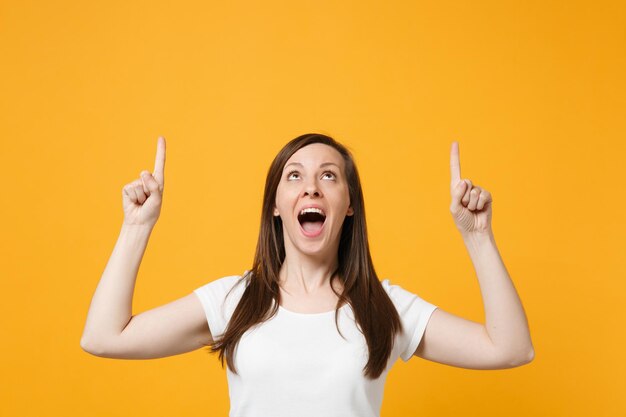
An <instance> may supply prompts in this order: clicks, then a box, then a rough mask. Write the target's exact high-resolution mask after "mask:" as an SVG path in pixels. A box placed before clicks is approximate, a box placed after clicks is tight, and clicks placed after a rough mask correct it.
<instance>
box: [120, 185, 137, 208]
mask: <svg viewBox="0 0 626 417" xmlns="http://www.w3.org/2000/svg"><path fill="white" fill-rule="evenodd" d="M122 195H126V196H127V197H128V199H129V200H130V201H131V202H132V203H135V204H136V203H137V194H135V192H134V191H133V186H132V184H126V185H125V186H124V188H122Z"/></svg>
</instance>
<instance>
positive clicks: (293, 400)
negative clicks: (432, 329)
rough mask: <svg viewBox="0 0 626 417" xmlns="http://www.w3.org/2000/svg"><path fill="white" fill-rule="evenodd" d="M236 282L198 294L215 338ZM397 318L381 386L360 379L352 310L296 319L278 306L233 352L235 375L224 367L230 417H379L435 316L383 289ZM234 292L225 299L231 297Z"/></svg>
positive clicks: (417, 301) (401, 293)
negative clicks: (392, 377) (388, 388)
mask: <svg viewBox="0 0 626 417" xmlns="http://www.w3.org/2000/svg"><path fill="white" fill-rule="evenodd" d="M240 278H241V276H239V275H233V276H227V277H223V278H220V279H216V280H214V281H212V282H209V283H208V284H205V285H203V286H202V287H199V288H197V289H195V290H194V293H195V294H196V295H197V296H198V298H199V299H200V301H201V303H202V306H203V308H204V311H205V313H206V318H207V322H208V325H209V329H210V330H211V334H212V335H213V337H214V338H215V339H217V338H219V337H221V336H222V334H223V333H224V331H225V329H226V325H227V323H228V320H229V319H230V317H231V315H232V313H233V311H234V310H235V307H236V306H237V303H238V302H239V299H240V298H241V295H242V294H243V291H244V289H245V288H244V283H245V281H242V282H241V283H240V284H239V285H236V284H237V282H238V280H239V279H240ZM381 284H382V286H383V288H384V289H385V291H386V292H387V294H388V295H389V297H390V298H391V300H392V302H393V304H394V305H395V307H396V309H397V310H398V314H399V315H400V318H401V321H402V325H403V327H404V331H405V333H404V334H398V335H397V336H396V341H395V343H394V348H393V351H392V353H391V356H390V358H389V361H388V365H387V368H386V369H385V370H384V371H383V373H382V374H381V376H380V377H379V378H378V379H376V380H370V379H367V378H366V377H365V376H364V375H363V367H364V366H365V364H366V363H367V359H368V350H367V344H366V342H365V337H364V336H363V334H362V333H361V332H360V331H359V330H358V328H357V326H356V323H355V321H354V313H353V311H352V308H351V307H350V305H348V304H346V305H344V306H342V307H341V308H340V314H339V319H338V324H339V328H340V329H341V333H342V334H343V336H344V337H345V338H346V339H347V340H344V339H343V338H342V337H341V335H340V334H339V333H338V332H337V328H336V325H335V311H334V310H332V311H328V312H324V313H317V314H306V313H296V312H292V311H289V310H286V309H285V308H283V307H282V306H279V310H278V312H277V313H276V315H275V316H274V317H272V318H271V319H270V320H268V321H266V322H264V323H261V324H260V325H256V326H253V327H252V328H251V329H249V330H248V331H247V332H246V333H244V335H243V336H242V337H241V339H240V340H239V344H238V345H237V348H236V349H235V358H234V361H235V367H236V368H237V371H238V373H239V374H238V375H235V374H234V373H232V372H231V371H230V369H228V367H227V379H228V389H229V396H230V413H229V417H379V416H380V409H381V405H382V400H383V390H384V384H385V380H386V378H387V373H388V372H389V370H390V369H391V367H392V366H393V364H394V362H395V361H396V360H397V359H398V357H400V358H402V360H403V361H405V362H406V361H408V360H409V359H410V358H411V357H412V355H413V353H414V352H415V349H417V346H418V344H419V342H420V340H421V338H422V335H423V333H424V331H425V329H426V324H427V323H428V320H429V318H430V316H431V314H432V312H433V311H434V310H435V309H436V308H437V307H436V306H435V305H433V304H431V303H429V302H427V301H425V300H423V299H422V298H420V297H419V296H418V295H416V294H413V293H411V292H409V291H406V290H404V289H403V288H401V287H400V286H398V285H393V284H391V283H390V282H389V280H388V279H386V280H384V281H382V282H381ZM232 287H234V289H233V291H232V292H231V294H230V295H229V296H228V298H225V296H226V294H227V292H228V291H229V290H230V289H231V288H232Z"/></svg>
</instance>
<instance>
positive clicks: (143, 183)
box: [139, 171, 150, 196]
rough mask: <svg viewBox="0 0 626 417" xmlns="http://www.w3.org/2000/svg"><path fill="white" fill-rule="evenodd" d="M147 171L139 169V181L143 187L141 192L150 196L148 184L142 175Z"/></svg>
mask: <svg viewBox="0 0 626 417" xmlns="http://www.w3.org/2000/svg"><path fill="white" fill-rule="evenodd" d="M147 172H148V171H141V172H140V173H139V181H140V183H141V186H142V187H143V192H144V193H145V194H146V195H147V196H150V189H149V188H148V184H147V183H146V179H145V178H144V175H145V174H146V173H147Z"/></svg>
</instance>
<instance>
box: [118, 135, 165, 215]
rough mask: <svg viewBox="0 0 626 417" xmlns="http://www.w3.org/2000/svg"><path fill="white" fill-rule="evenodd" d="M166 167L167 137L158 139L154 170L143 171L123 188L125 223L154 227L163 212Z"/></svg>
mask: <svg viewBox="0 0 626 417" xmlns="http://www.w3.org/2000/svg"><path fill="white" fill-rule="evenodd" d="M164 168H165V138H163V137H159V139H158V140H157V153H156V161H155V162H154V172H153V173H152V174H150V173H149V172H148V171H141V173H140V174H139V178H138V179H136V180H135V181H133V182H130V183H128V184H126V185H125V186H124V188H123V189H122V204H123V207H124V224H125V225H130V226H148V227H153V226H154V225H155V224H156V222H157V220H158V219H159V214H160V213H161V202H162V201H163V186H164V177H163V170H164Z"/></svg>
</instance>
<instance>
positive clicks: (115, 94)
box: [0, 0, 626, 417]
mask: <svg viewBox="0 0 626 417" xmlns="http://www.w3.org/2000/svg"><path fill="white" fill-rule="evenodd" d="M625 16H626V6H625V5H624V3H623V2H620V1H615V2H607V1H594V2H591V1H588V2H572V1H551V2H544V1H527V2H502V1H491V2H486V1H481V2H471V1H464V2H461V1H459V2H450V1H443V2H442V1H438V2H425V1H419V2H415V1H390V2H371V1H350V2H333V1H296V2H294V1H284V2H275V1H258V2H251V1H249V2H217V1H213V2H205V1H198V2H190V1H182V0H181V1H176V2H155V1H144V2H127V1H108V2H85V1H74V2H70V1H49V2H36V1H16V0H13V1H3V2H2V3H0V138H1V139H0V140H1V141H2V142H1V147H0V158H1V161H0V178H1V179H2V193H1V198H2V203H1V204H0V210H1V213H0V214H1V218H2V220H3V221H2V232H1V233H2V239H1V245H2V246H1V247H0V250H1V252H0V253H1V254H2V255H1V264H0V267H1V269H0V273H1V275H2V277H1V289H0V290H1V291H2V299H3V301H2V303H0V317H1V318H2V323H1V324H2V330H1V331H2V342H1V343H0V349H2V351H1V359H0V360H1V361H2V363H1V366H2V371H1V374H2V378H1V379H0V396H1V397H0V399H1V401H0V414H1V415H2V416H69V415H80V416H120V417H121V416H135V417H139V416H153V417H156V416H178V415H181V416H226V415H227V413H228V407H229V404H228V391H227V384H226V375H225V371H224V370H223V369H222V368H221V367H220V364H219V362H218V360H217V357H216V356H209V355H208V354H207V353H206V352H205V351H204V350H199V351H195V352H192V353H189V354H185V355H179V356H175V357H170V358H164V359H159V360H145V361H124V360H112V359H102V358H98V357H95V356H91V355H89V354H87V353H85V352H83V351H82V350H81V348H80V345H79V342H80V336H81V333H82V329H83V325H84V322H85V318H86V315H87V310H88V307H89V303H90V301H91V296H92V294H93V291H94V290H95V288H96V285H97V283H98V280H99V278H100V275H101V274H102V272H103V269H104V266H105V265H106V262H107V260H108V257H109V256H110V254H111V251H112V249H113V246H114V244H115V241H116V239H117V236H118V233H119V228H120V226H121V223H122V219H123V212H122V204H121V190H122V187H123V186H124V184H126V183H128V182H130V181H132V180H134V179H135V178H138V175H139V172H140V171H141V170H143V169H147V170H150V171H152V169H153V164H154V156H155V151H156V141H157V136H158V135H164V136H165V137H166V138H167V162H166V167H165V176H166V187H165V194H164V200H163V209H162V212H161V217H160V220H159V223H158V224H157V226H156V228H155V230H154V232H153V234H152V237H151V240H150V244H149V246H148V249H147V252H146V255H145V257H144V260H143V263H142V266H141V269H140V271H139V277H138V281H137V287H136V291H135V299H134V305H133V312H134V313H135V314H137V313H139V312H141V311H144V310H146V309H150V308H153V307H156V306H158V305H161V304H164V303H167V302H169V301H172V300H174V299H176V298H179V297H182V296H184V295H186V294H188V293H190V292H191V291H192V290H193V289H195V288H197V287H199V286H201V285H203V284H205V283H207V282H209V281H212V280H214V279H216V278H219V277H222V276H225V275H230V274H238V273H241V272H243V271H244V270H245V269H247V268H248V267H249V266H250V264H251V261H252V256H253V252H254V248H255V244H256V238H257V233H258V226H259V224H258V223H259V216H260V207H261V197H262V188H263V184H264V177H265V174H266V172H267V168H268V167H269V164H270V162H271V160H272V158H273V157H274V155H275V154H276V152H277V151H278V150H279V149H280V148H281V147H282V145H284V144H285V143H286V142H287V141H288V140H290V139H292V138H293V137H295V136H298V135H300V134H302V133H306V132H311V131H317V132H322V133H327V134H330V135H332V136H334V137H335V138H337V139H338V140H340V141H342V142H344V143H345V144H347V145H348V146H349V147H350V148H351V149H352V150H353V152H354V155H355V157H356V160H357V164H358V167H359V169H360V171H361V175H362V182H363V187H364V193H365V199H366V208H367V216H368V226H369V231H370V241H371V245H372V255H373V258H374V262H375V265H376V268H377V271H378V273H379V275H380V277H381V279H382V278H389V279H391V281H392V282H393V283H398V284H400V285H402V286H403V287H405V288H406V289H408V290H410V291H413V292H415V293H417V294H419V295H420V296H421V297H422V298H424V299H426V300H428V301H430V302H432V303H434V304H436V305H438V306H440V307H441V308H444V309H446V310H447V311H450V312H452V313H455V314H457V315H460V316H463V317H466V318H469V319H472V320H476V321H480V322H483V320H484V313H483V307H482V300H481V295H480V292H479V286H478V281H477V279H476V276H475V273H474V270H473V267H472V264H471V260H470V259H469V256H468V254H467V252H466V250H465V247H464V245H463V241H462V239H461V236H460V235H459V234H458V232H457V230H456V228H455V227H454V223H453V221H452V218H451V215H450V212H449V204H450V191H449V152H450V144H451V142H452V141H453V140H458V141H459V144H460V156H461V175H462V177H463V178H469V179H471V180H472V182H473V183H474V184H475V185H479V186H481V187H484V188H485V189H487V190H489V191H490V192H491V193H492V195H493V198H494V203H493V213H494V214H493V229H494V233H495V237H496V243H497V244H498V248H499V250H500V252H501V255H502V257H503V259H504V261H505V264H506V266H507V269H508V271H509V272H510V274H511V276H512V278H513V281H514V283H515V285H516V288H517V289H518V292H519V294H520V297H521V299H522V302H523V304H524V307H525V309H526V313H527V316H528V319H529V323H530V328H531V334H532V338H533V342H534V346H535V351H536V358H535V360H534V361H533V362H532V363H530V364H528V365H525V366H523V367H519V368H514V369H509V370H497V371H477V370H467V369H459V368H454V367H451V366H447V365H442V364H437V363H433V362H428V361H425V360H422V359H419V358H413V359H412V360H411V361H410V362H409V363H404V362H401V361H399V362H397V363H396V366H395V367H394V368H393V370H392V371H391V373H390V374H389V377H388V381H387V385H386V390H385V397H384V401H383V407H382V416H387V417H391V416H417V415H419V416H464V417H472V416H477V417H478V416H481V417H484V416H531V415H532V416H551V417H554V416H568V417H570V416H595V417H600V416H617V415H620V414H621V415H624V413H626V402H625V400H624V395H623V393H624V383H623V381H624V375H626V372H625V371H626V369H625V366H624V361H623V355H624V338H625V337H624V318H625V314H624V294H625V291H624V289H625V285H624V278H625V277H626V268H625V265H624V253H625V252H626V251H625V250H624V249H625V246H626V245H625V244H624V236H625V235H626V226H625V221H624V203H625V202H626V198H625V195H626V193H625V191H624V189H625V188H624V186H625V184H626V179H625V178H624V176H623V171H624V162H623V161H624V154H625V153H626V145H625V144H624V140H625V135H624V134H625V133H626V99H625V97H626V88H625V84H626V83H625V79H626V77H625V74H626V30H625V27H626V18H625Z"/></svg>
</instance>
